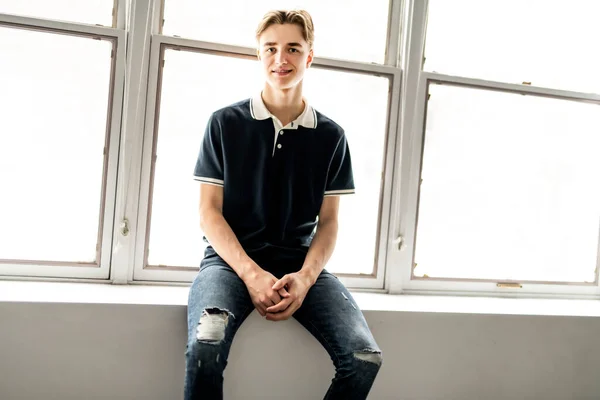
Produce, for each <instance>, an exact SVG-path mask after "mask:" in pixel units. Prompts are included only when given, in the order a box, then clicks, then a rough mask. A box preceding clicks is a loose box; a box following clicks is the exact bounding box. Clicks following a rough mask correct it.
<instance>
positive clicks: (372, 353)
mask: <svg viewBox="0 0 600 400" xmlns="http://www.w3.org/2000/svg"><path fill="white" fill-rule="evenodd" d="M354 357H355V358H357V359H359V360H361V361H365V362H370V363H373V364H377V365H381V363H382V361H383V357H382V356H381V352H380V351H376V350H363V351H357V352H355V353H354Z"/></svg>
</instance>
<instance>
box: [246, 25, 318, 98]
mask: <svg viewBox="0 0 600 400" xmlns="http://www.w3.org/2000/svg"><path fill="white" fill-rule="evenodd" d="M258 45H259V49H258V59H259V60H260V61H261V62H262V66H263V70H264V72H265V75H266V79H267V83H268V84H269V85H271V86H272V87H273V88H275V89H289V88H292V87H294V86H296V85H297V84H298V83H299V82H301V81H302V78H303V77H304V72H305V71H306V69H307V68H308V67H309V66H310V64H311V63H312V57H313V56H312V54H313V53H312V50H311V49H310V48H309V47H308V43H306V41H305V40H304V38H303V37H302V30H301V28H300V27H299V26H298V25H296V24H274V25H271V26H270V27H269V28H267V29H266V30H265V31H264V32H263V33H262V35H261V36H260V38H259V43H258Z"/></svg>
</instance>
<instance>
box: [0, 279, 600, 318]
mask: <svg viewBox="0 0 600 400" xmlns="http://www.w3.org/2000/svg"><path fill="white" fill-rule="evenodd" d="M188 291H189V289H188V287H181V286H151V285H137V284H136V285H110V284H99V283H98V284H96V283H70V282H28V281H10V280H8V281H0V302H23V303H35V302H42V303H79V304H86V303H87V304H90V303H91V304H141V305H167V306H186V305H187V296H188ZM352 295H353V296H354V299H355V300H356V303H357V305H358V306H359V307H360V308H361V309H362V310H363V311H366V312H369V311H390V312H426V313H461V314H465V313H466V314H498V315H553V316H555V315H562V316H580V317H599V316H600V301H598V300H565V299H513V298H493V297H458V296H424V295H388V294H376V293H362V292H358V293H352Z"/></svg>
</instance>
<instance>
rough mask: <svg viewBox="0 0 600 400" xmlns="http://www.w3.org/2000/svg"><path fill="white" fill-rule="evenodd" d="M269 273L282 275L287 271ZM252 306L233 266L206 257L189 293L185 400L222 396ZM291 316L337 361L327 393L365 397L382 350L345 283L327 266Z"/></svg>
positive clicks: (331, 398)
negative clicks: (230, 360)
mask: <svg viewBox="0 0 600 400" xmlns="http://www.w3.org/2000/svg"><path fill="white" fill-rule="evenodd" d="M270 272H271V273H273V275H275V276H276V277H278V278H279V277H281V276H283V275H284V274H285V273H286V272H289V271H285V272H284V271H281V272H279V273H278V272H277V271H273V270H271V271H270ZM253 310H254V306H253V304H252V301H251V299H250V296H249V295H248V291H247V289H246V285H245V284H244V283H243V281H242V280H241V279H240V278H239V277H238V276H237V274H236V273H235V271H234V270H233V269H232V268H231V267H229V266H228V265H227V264H226V263H225V262H224V261H223V260H222V259H221V258H220V257H218V256H216V255H215V256H212V257H207V258H205V259H204V260H203V262H202V264H201V267H200V272H199V273H198V275H197V277H196V278H195V280H194V282H193V284H192V286H191V288H190V294H189V302H188V340H187V346H186V353H185V355H186V377H185V390H184V393H185V400H192V399H194V400H195V399H206V400H213V399H222V398H223V371H224V369H225V367H226V365H227V357H228V355H229V350H230V348H231V343H232V341H233V337H234V335H235V333H236V332H237V330H238V328H239V327H240V326H241V324H242V323H243V322H244V320H245V319H246V317H248V315H249V314H250V313H251V312H252V311H253ZM293 316H294V318H296V320H297V321H298V322H300V324H302V326H304V327H305V328H306V329H307V330H308V331H309V332H310V333H311V334H313V336H314V337H315V338H316V339H317V340H318V341H319V342H320V343H321V344H322V345H323V347H324V348H325V350H327V352H328V353H329V355H330V357H331V360H332V361H333V364H334V366H335V369H336V373H335V377H334V378H333V380H332V383H331V386H330V387H329V390H328V391H327V393H326V394H325V397H324V398H325V399H329V400H334V399H336V400H337V399H343V400H353V399H356V400H358V399H366V398H367V395H368V393H369V391H370V390H371V387H372V385H373V382H374V380H375V377H376V375H377V373H378V371H379V368H380V367H381V363H382V357H381V351H380V349H379V347H378V346H377V344H376V343H375V340H374V338H373V336H372V334H371V332H370V330H369V327H368V326H367V323H366V321H365V319H364V316H363V314H362V312H361V311H360V310H359V309H358V307H357V306H356V303H355V302H354V300H353V298H352V295H351V294H350V293H349V292H348V290H347V289H346V288H345V287H344V286H343V285H342V284H341V282H340V281H339V280H338V279H337V278H336V277H335V276H334V275H332V274H330V273H329V272H327V271H325V270H324V271H323V272H322V273H321V275H320V276H319V277H318V279H317V282H316V283H315V284H314V285H313V286H312V287H311V288H310V290H309V292H308V294H307V296H306V298H305V299H304V302H303V304H302V306H301V307H300V308H299V309H298V310H297V311H296V312H295V313H294V315H293ZM201 326H202V329H199V328H200V327H201Z"/></svg>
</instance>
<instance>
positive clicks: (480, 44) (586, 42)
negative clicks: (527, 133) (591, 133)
mask: <svg viewBox="0 0 600 400" xmlns="http://www.w3.org/2000/svg"><path fill="white" fill-rule="evenodd" d="M598 15H600V2H598V1H596V0H573V1H570V2H569V4H568V6H567V5H566V3H565V2H562V1H547V0H529V1H520V0H503V1H497V0H496V1H480V0H453V1H446V0H430V1H429V17H428V26H427V46H426V64H425V69H426V70H427V71H435V72H439V73H444V74H450V75H460V76H467V77H471V78H481V79H487V80H494V81H502V82H509V83H522V82H531V84H532V85H535V86H544V87H551V88H557V89H567V90H576V91H581V92H594V93H600V74H598V71H600V52H598V51H597V49H598V47H600V24H598Z"/></svg>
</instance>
